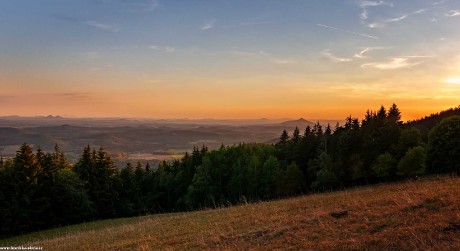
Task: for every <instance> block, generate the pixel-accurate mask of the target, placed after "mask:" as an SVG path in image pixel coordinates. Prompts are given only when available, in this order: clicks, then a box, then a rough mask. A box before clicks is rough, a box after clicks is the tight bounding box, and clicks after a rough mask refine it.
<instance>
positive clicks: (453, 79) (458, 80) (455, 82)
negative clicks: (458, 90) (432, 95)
mask: <svg viewBox="0 0 460 251" xmlns="http://www.w3.org/2000/svg"><path fill="white" fill-rule="evenodd" d="M444 83H447V84H451V85H460V77H451V78H446V79H444Z"/></svg>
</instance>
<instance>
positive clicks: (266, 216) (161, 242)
mask: <svg viewBox="0 0 460 251" xmlns="http://www.w3.org/2000/svg"><path fill="white" fill-rule="evenodd" d="M459 194H460V178H450V177H439V178H426V179H419V180H414V181H406V182H402V183H393V184H382V185H375V186H368V187H359V188H356V189H348V190H343V191H336V192H329V193H322V194H314V195H307V196H301V197H295V198H289V199H283V200H277V201H270V202H260V203H253V204H246V205H239V206H233V207H229V208H220V209H212V210H203V211H197V212H186V213H171V214H159V215H152V216H143V217H135V218H124V219H114V220H103V221H97V222H90V223H84V224H79V225H74V226H68V227H62V228H56V229H51V230H45V231H40V232H35V233H31V234H27V235H23V236H18V237H14V238H10V239H6V240H0V246H20V245H22V246H41V247H43V249H44V250H185V249H186V250H202V249H208V250H209V249H210V250H215V249H228V250H247V249H255V250H266V249H278V250H460V196H459Z"/></svg>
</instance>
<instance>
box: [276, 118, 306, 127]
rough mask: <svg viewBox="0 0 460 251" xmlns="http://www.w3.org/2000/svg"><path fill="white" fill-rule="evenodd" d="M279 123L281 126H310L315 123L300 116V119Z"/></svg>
mask: <svg viewBox="0 0 460 251" xmlns="http://www.w3.org/2000/svg"><path fill="white" fill-rule="evenodd" d="M280 124H281V125H283V126H290V127H295V126H297V127H298V128H305V127H307V126H312V125H314V124H315V123H313V122H311V121H308V120H306V119H304V118H300V119H297V120H289V121H285V122H282V123H280Z"/></svg>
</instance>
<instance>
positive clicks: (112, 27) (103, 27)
mask: <svg viewBox="0 0 460 251" xmlns="http://www.w3.org/2000/svg"><path fill="white" fill-rule="evenodd" d="M83 23H84V24H86V25H88V26H91V27H94V28H97V29H101V30H106V31H112V32H117V31H120V29H121V28H120V26H118V25H116V24H105V23H100V22H96V21H92V20H89V21H84V22H83Z"/></svg>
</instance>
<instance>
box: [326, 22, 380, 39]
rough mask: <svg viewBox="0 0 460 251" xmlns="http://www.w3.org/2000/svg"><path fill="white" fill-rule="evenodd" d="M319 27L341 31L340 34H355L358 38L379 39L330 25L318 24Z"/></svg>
mask: <svg viewBox="0 0 460 251" xmlns="http://www.w3.org/2000/svg"><path fill="white" fill-rule="evenodd" d="M317 26H319V27H323V28H328V29H332V30H336V31H340V32H345V33H349V34H353V35H356V36H361V37H367V38H372V39H379V38H378V37H376V36H372V35H368V34H364V33H359V32H354V31H350V30H345V29H341V28H337V27H333V26H329V25H324V24H317Z"/></svg>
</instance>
